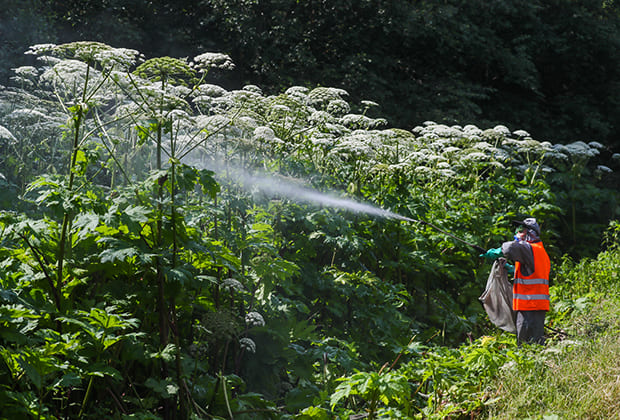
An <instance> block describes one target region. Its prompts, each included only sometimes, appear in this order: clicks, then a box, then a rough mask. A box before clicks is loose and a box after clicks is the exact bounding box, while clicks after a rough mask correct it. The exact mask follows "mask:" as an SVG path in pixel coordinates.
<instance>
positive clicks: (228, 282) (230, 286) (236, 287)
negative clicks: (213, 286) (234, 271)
mask: <svg viewBox="0 0 620 420" xmlns="http://www.w3.org/2000/svg"><path fill="white" fill-rule="evenodd" d="M220 288H221V289H224V290H229V291H236V292H242V291H243V290H245V287H244V286H243V284H242V283H241V282H240V281H239V280H237V279H233V278H227V279H224V280H223V281H222V283H221V284H220Z"/></svg>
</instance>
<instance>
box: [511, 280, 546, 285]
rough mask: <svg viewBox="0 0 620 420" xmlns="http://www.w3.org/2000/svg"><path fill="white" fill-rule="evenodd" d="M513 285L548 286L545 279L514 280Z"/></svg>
mask: <svg viewBox="0 0 620 420" xmlns="http://www.w3.org/2000/svg"><path fill="white" fill-rule="evenodd" d="M515 283H518V284H528V285H529V284H546V285H547V286H549V280H547V279H515Z"/></svg>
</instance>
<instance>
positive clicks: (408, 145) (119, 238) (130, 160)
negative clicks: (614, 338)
mask: <svg viewBox="0 0 620 420" xmlns="http://www.w3.org/2000/svg"><path fill="white" fill-rule="evenodd" d="M29 54H32V55H33V56H35V57H36V58H37V61H36V62H37V65H36V66H24V67H19V68H17V69H16V70H15V79H14V80H15V82H16V86H14V87H6V88H3V89H2V90H0V150H1V154H0V158H1V159H2V160H1V161H0V173H1V174H2V177H0V178H1V182H2V187H3V188H2V190H1V191H2V196H1V197H0V200H1V202H2V206H3V208H4V209H5V210H4V211H2V212H1V213H0V242H1V247H0V322H1V329H0V356H1V359H0V401H2V404H3V406H2V408H3V409H2V413H1V416H2V417H3V418H97V419H99V418H127V419H129V418H139V419H150V418H165V419H172V418H236V419H241V418H287V417H288V418H308V419H310V418H314V419H323V418H332V416H338V417H340V418H346V417H348V416H349V415H354V416H355V415H367V416H369V417H370V418H376V417H378V416H383V417H390V416H391V417H403V418H406V417H410V418H414V417H423V416H426V417H429V416H436V417H443V416H446V415H448V414H449V413H452V415H455V416H456V415H459V414H463V415H466V414H472V413H474V414H475V413H480V412H482V410H486V408H485V407H486V406H488V405H489V404H491V403H492V399H491V395H489V393H488V391H489V389H490V388H489V386H491V385H490V384H492V381H493V380H494V378H495V377H496V375H497V374H499V372H500V368H501V367H502V366H504V365H505V364H506V362H508V361H513V362H517V364H518V365H519V366H522V367H523V368H524V369H525V368H526V367H527V366H530V367H531V366H532V364H531V363H535V362H532V361H530V360H531V358H530V355H529V353H528V351H529V350H528V349H517V348H516V347H515V344H514V338H513V337H510V336H501V335H500V336H497V337H482V335H483V334H484V333H496V332H497V331H496V330H495V329H493V328H491V327H490V326H489V325H488V324H487V322H486V321H485V319H486V317H485V315H484V313H483V312H482V311H481V306H480V304H479V303H478V302H477V297H478V296H479V295H480V293H481V291H482V290H483V288H484V284H485V278H486V275H487V273H488V268H489V267H488V265H484V263H483V262H482V261H481V259H479V258H478V257H477V252H475V251H474V250H473V249H471V248H470V247H468V246H467V245H464V244H463V243H461V242H458V241H455V240H453V239H452V238H451V237H449V236H447V235H445V234H443V233H442V232H440V231H438V230H436V229H433V228H431V227H430V226H429V225H426V224H420V223H410V222H406V221H402V220H398V219H395V218H390V217H378V216H377V214H381V212H380V211H378V212H375V211H370V213H374V215H372V214H366V213H364V212H357V213H355V212H351V211H347V210H345V209H338V208H333V206H332V205H330V204H329V203H332V204H334V203H335V204H337V205H338V206H340V207H348V208H352V207H355V203H356V202H365V203H371V204H372V205H377V206H378V207H377V208H375V207H372V206H370V205H369V206H367V207H364V208H365V209H371V208H372V209H378V208H379V207H381V208H383V209H386V210H389V211H392V212H394V213H395V214H396V213H397V214H400V215H402V216H406V217H409V218H413V219H416V220H422V221H428V222H432V223H433V224H435V225H438V226H440V227H441V228H442V229H444V230H446V231H449V232H452V233H453V234H455V235H457V236H458V237H460V238H464V239H466V240H467V241H469V242H472V243H475V244H478V245H481V246H483V247H489V246H494V245H497V244H498V243H499V242H500V241H502V240H504V239H507V238H510V220H512V219H514V218H518V217H523V216H524V215H531V216H534V217H537V218H538V219H539V221H540V222H541V223H542V225H543V228H544V234H543V239H544V240H545V243H546V246H547V248H548V249H549V251H550V253H551V254H552V257H553V259H554V261H555V262H556V266H557V267H558V269H557V270H556V272H557V278H558V282H559V283H560V284H564V283H568V284H570V285H571V286H570V287H568V286H566V287H565V288H562V289H558V290H556V291H555V292H554V296H557V299H558V301H557V302H556V305H555V308H556V310H557V313H554V314H553V316H552V321H551V322H554V320H556V321H557V322H559V323H561V322H566V320H568V319H569V318H570V316H571V314H572V313H574V312H575V307H576V303H575V304H573V303H571V302H572V300H571V298H572V293H575V292H576V293H580V294H585V293H588V292H592V291H594V290H595V289H596V288H598V286H599V284H598V283H599V282H600V283H602V284H606V285H607V286H608V287H607V289H603V290H615V289H614V286H615V283H616V280H617V270H615V271H613V270H612V268H613V267H616V268H617V265H618V263H617V248H616V247H615V246H614V245H613V244H614V243H615V241H617V228H614V227H613V226H616V225H613V224H612V227H611V228H610V229H609V230H608V232H610V233H608V235H611V237H612V238H615V239H612V240H611V241H610V243H611V244H612V245H611V246H610V251H609V255H610V256H611V257H609V258H610V259H609V263H606V262H605V260H602V261H603V262H602V263H601V264H602V267H601V268H600V270H608V271H605V273H607V274H609V276H610V277H607V276H603V278H599V276H583V277H582V276H580V275H579V276H577V278H573V277H571V276H574V274H572V273H574V271H571V270H572V268H571V261H572V260H571V259H570V258H569V257H564V258H565V261H564V262H563V263H562V262H561V259H562V256H563V255H564V254H565V252H567V251H571V250H572V251H574V252H575V254H576V255H583V254H591V255H595V254H596V253H597V250H599V249H600V238H601V234H602V233H603V232H604V231H605V229H606V228H607V226H608V224H609V220H610V219H612V218H615V217H617V216H618V213H617V212H618V209H617V206H618V204H617V201H616V200H617V191H616V190H615V189H613V186H611V188H610V186H609V184H608V183H607V182H606V180H607V177H608V176H610V174H611V172H612V171H611V169H610V168H609V167H607V166H604V165H601V164H600V162H599V161H598V157H599V154H600V150H601V149H603V146H602V145H601V144H599V143H596V142H590V143H585V142H581V141H578V142H573V143H570V144H566V145H563V144H553V143H550V142H540V141H537V140H535V139H533V138H532V137H531V136H530V135H529V134H528V133H527V132H526V131H524V130H510V129H508V128H507V127H505V126H502V125H498V126H495V127H493V128H486V129H481V128H478V127H476V126H474V125H465V126H446V125H442V124H438V123H434V122H430V121H429V122H426V123H424V124H422V125H420V126H417V127H415V128H414V129H413V130H412V131H408V130H403V129H398V128H389V127H388V126H387V123H386V120H385V119H382V118H373V117H370V116H369V115H371V114H372V109H373V108H376V106H377V104H375V103H374V102H371V101H363V102H361V103H357V104H354V103H351V102H349V100H348V95H347V92H346V91H344V90H342V89H336V88H327V87H318V88H314V89H308V88H305V87H298V86H293V87H290V88H287V89H286V90H284V91H282V92H280V93H278V94H277V95H265V94H264V93H263V92H262V91H261V89H260V88H259V87H257V86H254V85H248V86H245V87H243V88H242V89H237V90H227V89H225V88H223V87H221V86H218V85H216V84H212V83H206V82H205V80H206V78H208V77H209V75H212V74H213V73H215V72H218V71H220V72H221V71H226V70H227V69H230V68H231V67H232V62H231V60H230V58H229V57H228V56H226V55H223V54H218V53H203V54H200V55H197V56H196V57H195V58H193V59H192V60H187V59H176V58H170V57H159V58H151V59H148V60H145V59H144V58H143V57H142V56H141V55H140V54H139V53H138V52H137V51H135V50H131V49H124V48H112V47H109V46H107V45H105V44H100V43H94V42H76V43H70V44H62V45H53V44H46V45H37V46H34V47H32V48H31V49H30V50H29ZM356 108H359V109H361V110H362V111H361V112H359V113H358V112H355V111H352V109H356ZM614 158H615V159H617V158H618V156H614ZM604 209H607V210H606V211H604ZM384 215H389V214H387V213H386V214H384ZM584 215H585V216H584ZM585 217H587V220H588V221H591V223H585ZM614 229H615V230H614ZM614 232H615V233H614ZM614 234H615V235H616V236H613V235H614ZM606 255H607V254H606ZM613 264H615V265H613ZM597 270H599V269H598V268H597ZM569 280H570V281H569ZM606 295H607V296H608V297H609V298H611V297H612V296H613V294H612V293H611V292H609V293H607V294H606ZM591 300H592V301H594V300H595V298H594V297H592V296H591ZM562 305H564V306H562ZM571 305H572V306H571Z"/></svg>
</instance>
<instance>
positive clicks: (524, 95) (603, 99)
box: [0, 0, 620, 152]
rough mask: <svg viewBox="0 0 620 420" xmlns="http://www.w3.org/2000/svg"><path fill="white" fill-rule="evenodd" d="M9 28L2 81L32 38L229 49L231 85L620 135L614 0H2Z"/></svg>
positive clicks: (152, 53) (458, 118) (0, 63)
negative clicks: (323, 89)
mask: <svg viewBox="0 0 620 420" xmlns="http://www.w3.org/2000/svg"><path fill="white" fill-rule="evenodd" d="M0 36H1V37H2V39H3V43H2V45H0V83H4V81H5V80H7V79H8V77H9V76H10V68H12V67H17V66H20V65H22V64H23V61H22V60H23V59H22V56H21V52H22V51H24V50H25V49H26V48H27V47H28V46H30V45H32V44H36V43H43V42H56V43H63V42H70V41H76V40H83V39H87V40H93V41H101V42H105V43H107V44H110V45H115V46H127V47H131V48H135V49H138V50H139V51H142V52H143V53H145V54H146V55H147V56H149V57H157V56H171V57H193V56H196V55H198V54H199V53H200V52H202V51H205V50H208V51H220V52H224V53H227V54H228V55H230V56H231V57H232V58H233V60H234V62H235V64H236V65H237V68H236V70H235V71H234V72H233V73H230V75H229V76H226V77H225V78H224V79H222V80H221V83H224V82H226V85H225V86H228V87H229V88H237V87H238V86H242V85H243V84H257V85H260V86H261V88H262V89H263V90H264V91H265V92H268V93H269V94H278V93H280V92H282V91H284V90H285V89H286V88H288V87H289V86H291V85H303V86H306V87H310V88H312V87H315V86H317V85H322V86H336V87H339V88H343V89H345V90H347V91H348V92H349V93H350V94H351V98H352V99H353V101H354V103H355V104H357V103H358V102H359V100H361V99H370V100H373V101H375V102H377V103H379V104H380V105H381V113H380V115H381V116H382V117H385V118H387V119H388V120H389V122H390V125H392V126H396V127H402V128H406V129H411V128H413V126H415V125H417V124H418V123H419V122H422V121H426V120H431V121H437V122H439V123H444V124H447V125H453V124H462V123H463V122H464V121H466V122H467V123H473V124H476V125H477V126H479V127H494V126H495V125H497V124H504V125H508V126H511V127H520V128H524V129H527V130H528V131H529V132H530V133H532V134H533V135H534V137H535V138H537V139H541V140H549V141H553V142H560V143H569V142H573V141H577V140H585V141H592V140H596V141H599V142H601V143H603V144H604V145H607V146H611V147H614V148H615V151H616V152H617V151H618V147H620V143H618V138H617V136H616V133H617V132H618V131H619V129H620V119H619V118H620V117H619V115H620V112H619V109H618V102H617V100H616V98H617V97H618V96H619V94H620V92H619V84H618V80H620V77H619V74H618V72H619V69H620V45H619V44H620V5H619V4H618V2H617V1H613V0H580V1H568V0H533V1H527V2H524V1H521V0H495V1H490V2H489V1H479V0H478V1H471V0H470V1H463V0H443V1H410V0H391V1H388V2H386V1H381V0H355V1H351V0H346V1H325V0H322V1H299V0H226V1H223V0H201V1H193V0H192V1H189V0H166V1H162V0H152V1H130V2H128V1H126V0H97V1H90V0H89V1H85V0H63V1H58V0H4V1H3V7H2V8H0ZM218 83H219V84H221V83H220V82H218Z"/></svg>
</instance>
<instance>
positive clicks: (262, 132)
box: [253, 126, 276, 143]
mask: <svg viewBox="0 0 620 420" xmlns="http://www.w3.org/2000/svg"><path fill="white" fill-rule="evenodd" d="M275 137H276V134H275V132H274V131H273V129H271V127H265V126H261V127H256V128H255V129H254V136H253V138H254V140H257V141H261V142H267V143H268V142H271V141H273V140H274V139H275Z"/></svg>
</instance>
